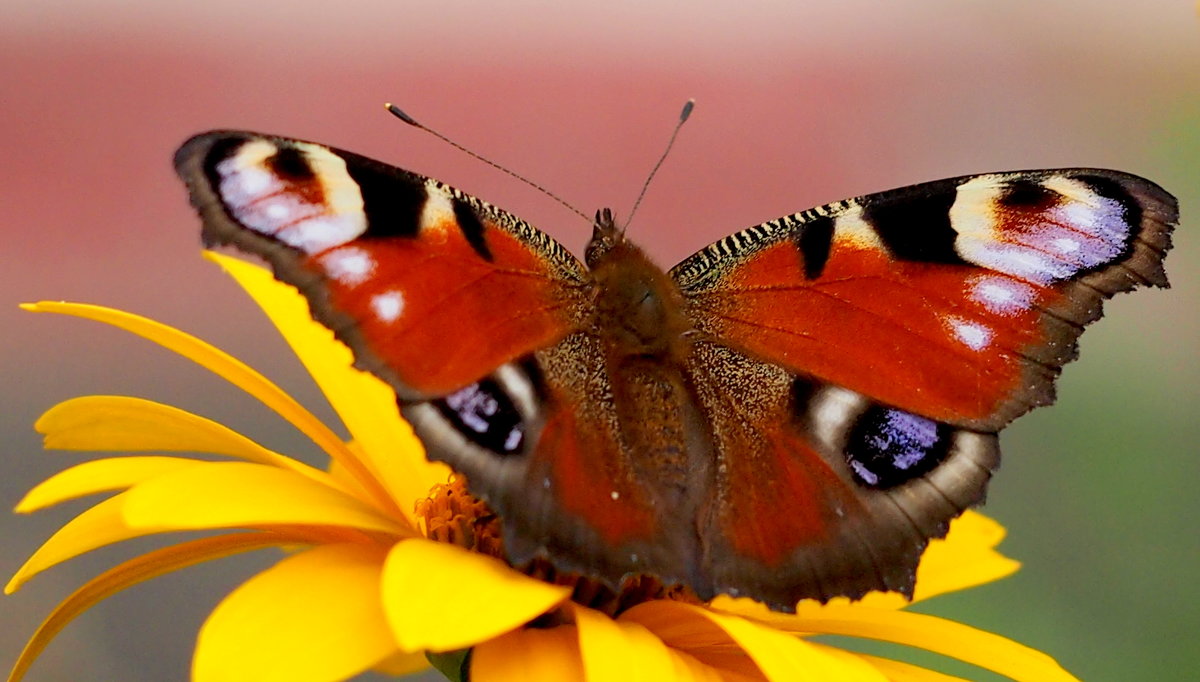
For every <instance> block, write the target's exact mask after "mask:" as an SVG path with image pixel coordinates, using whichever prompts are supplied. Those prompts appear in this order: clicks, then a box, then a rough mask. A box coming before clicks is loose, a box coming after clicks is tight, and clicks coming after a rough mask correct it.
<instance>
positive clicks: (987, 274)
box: [671, 169, 1177, 430]
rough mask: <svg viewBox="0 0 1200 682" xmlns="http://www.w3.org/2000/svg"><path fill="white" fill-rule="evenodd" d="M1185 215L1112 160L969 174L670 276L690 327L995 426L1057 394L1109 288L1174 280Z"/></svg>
mask: <svg viewBox="0 0 1200 682" xmlns="http://www.w3.org/2000/svg"><path fill="white" fill-rule="evenodd" d="M1176 216H1177V211H1176V208H1175V203H1174V199H1173V198H1172V197H1171V196H1170V195H1168V194H1167V193H1166V192H1164V191H1163V190H1162V189H1160V188H1159V187H1158V186H1156V185H1154V184H1153V183H1150V182H1148V181H1146V180H1143V179H1141V178H1137V177H1135V176H1131V175H1127V174H1122V173H1116V172H1113V171H1103V170H1086V169H1073V170H1062V171H1029V172H1016V173H996V174H989V175H980V176H968V177H962V178H955V179H951V180H943V181H939V182H933V183H927V184H923V185H915V186H913V187H909V188H904V189H900V190H893V191H891V192H884V193H881V194H874V195H868V196H865V197H859V198H857V199H852V200H847V201H843V202H839V203H837V204H831V205H829V206H825V207H821V208H818V209H813V210H810V211H805V212H803V213H797V214H794V215H791V216H785V217H783V218H780V219H779V220H775V221H771V222H768V223H764V224H762V225H759V226H757V227H752V228H750V229H748V230H745V231H743V232H740V233H738V234H735V235H732V236H730V237H727V238H726V239H723V240H721V241H719V242H717V243H715V244H713V245H712V246H709V247H707V248H705V249H704V250H702V251H700V252H699V253H697V254H696V255H694V256H692V257H691V258H689V259H687V260H685V261H684V262H682V263H680V264H679V265H677V266H676V267H675V268H674V269H673V270H672V271H671V274H672V275H673V276H674V277H675V279H676V281H677V282H678V283H679V285H680V288H681V289H682V290H683V292H684V294H685V296H686V297H687V301H688V302H687V308H688V312H689V315H690V316H691V319H693V320H694V321H695V324H696V327H697V328H698V329H699V330H700V331H702V332H704V333H706V334H708V335H710V336H712V337H714V338H718V339H721V340H722V341H724V342H725V343H728V344H729V345H731V346H732V347H734V348H738V349H740V350H742V351H745V352H747V353H748V354H750V355H751V356H753V357H756V358H759V359H762V360H765V361H769V362H774V363H778V364H780V365H781V366H783V367H786V368H788V369H790V370H792V371H794V372H798V373H801V374H806V375H809V376H813V377H816V378H818V379H821V380H824V381H828V382H831V383H834V384H837V385H840V386H843V387H846V388H849V389H851V390H854V391H857V392H859V393H862V394H865V395H869V396H871V397H873V398H875V399H876V400H879V401H881V402H884V403H886V404H888V405H891V406H894V407H899V408H902V409H905V410H908V411H911V412H914V413H917V414H921V415H924V416H926V417H929V418H932V419H937V420H940V421H946V422H951V423H954V424H958V425H961V426H969V427H973V428H978V429H986V430H996V429H998V428H1000V427H1001V426H1003V425H1004V424H1006V423H1008V422H1009V421H1011V420H1012V419H1013V418H1015V417H1016V416H1018V415H1020V414H1022V413H1024V412H1025V411H1027V410H1028V409H1030V408H1031V407H1034V406H1037V405H1041V404H1046V403H1048V402H1050V401H1051V400H1052V398H1053V380H1054V378H1055V377H1056V376H1057V374H1058V372H1059V368H1060V367H1061V366H1062V365H1063V364H1064V363H1065V362H1067V361H1069V360H1071V359H1073V358H1074V357H1075V354H1076V346H1075V340H1076V338H1077V337H1078V336H1079V334H1080V332H1081V331H1082V328H1083V325H1084V324H1086V323H1088V322H1090V321H1092V320H1093V319H1095V318H1097V317H1098V316H1099V314H1100V303H1101V301H1102V300H1103V298H1106V297H1107V296H1111V295H1112V294H1113V293H1116V292H1119V291H1126V290H1129V289H1132V288H1133V287H1135V286H1137V285H1139V284H1152V285H1157V286H1165V284H1166V278H1165V276H1164V275H1163V271H1162V256H1163V253H1164V252H1165V250H1166V249H1167V248H1168V247H1169V232H1170V226H1171V225H1173V223H1174V221H1175V219H1176Z"/></svg>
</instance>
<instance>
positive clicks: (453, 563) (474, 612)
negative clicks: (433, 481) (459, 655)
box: [383, 540, 571, 651]
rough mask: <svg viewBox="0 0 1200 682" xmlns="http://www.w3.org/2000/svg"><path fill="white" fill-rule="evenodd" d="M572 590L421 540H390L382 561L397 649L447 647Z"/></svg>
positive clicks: (503, 628) (512, 621) (492, 632)
mask: <svg viewBox="0 0 1200 682" xmlns="http://www.w3.org/2000/svg"><path fill="white" fill-rule="evenodd" d="M570 594H571V591H570V590H569V589H567V588H565V587H561V586H558V585H550V584H548V583H543V582H541V581H538V580H534V579H533V578H530V577H528V576H526V575H524V574H522V573H518V572H517V571H515V570H513V569H511V568H509V567H508V566H506V565H505V564H504V563H503V562H501V561H500V560H499V559H494V558H492V557H489V556H485V555H483V554H476V553H473V552H468V551H467V550H465V549H462V548H461V547H458V546H456V545H450V544H445V543H440V542H432V541H428V540H409V541H406V542H400V543H397V544H396V545H395V546H394V547H392V551H391V552H390V553H389V554H388V558H387V562H386V563H385V564H384V568H383V603H384V607H385V608H386V610H387V617H388V623H390V624H391V626H392V631H393V632H394V633H395V635H396V641H397V642H399V643H400V648H401V649H402V650H404V651H418V650H425V649H427V650H430V651H453V650H455V649H463V648H466V647H469V646H473V645H475V644H478V643H479V642H482V641H484V640H487V639H490V638H492V637H495V636H497V635H499V634H501V633H503V632H507V631H509V630H512V629H514V628H516V627H519V626H521V625H523V624H525V623H527V622H529V621H530V620H532V619H534V618H536V617H537V616H540V615H541V614H543V613H545V612H546V611H548V610H549V609H551V608H553V607H554V606H555V605H557V604H559V603H560V602H562V601H563V600H564V599H566V598H567V597H568V596H570Z"/></svg>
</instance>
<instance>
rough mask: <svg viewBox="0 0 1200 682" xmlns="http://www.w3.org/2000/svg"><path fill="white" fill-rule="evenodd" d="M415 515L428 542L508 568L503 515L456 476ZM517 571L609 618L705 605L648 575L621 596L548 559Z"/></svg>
mask: <svg viewBox="0 0 1200 682" xmlns="http://www.w3.org/2000/svg"><path fill="white" fill-rule="evenodd" d="M416 512H417V517H418V518H420V519H422V520H423V521H424V524H425V536H426V537H428V538H429V539H430V540H436V541H438V542H449V543H453V544H456V545H458V546H459V547H462V548H464V549H468V550H470V551H472V552H479V553H480V554H487V555H488V556H493V557H496V558H497V559H500V560H501V561H504V562H505V563H508V560H507V558H506V557H505V554H504V539H503V531H502V522H501V519H500V517H499V515H497V514H496V512H494V511H492V510H491V509H490V508H488V506H487V504H485V503H484V502H483V500H480V499H479V498H477V497H475V496H474V495H472V494H471V493H470V492H468V491H467V482H466V479H465V478H464V477H462V476H457V475H456V476H452V477H451V478H450V481H449V482H447V483H439V484H437V485H435V486H433V488H432V489H430V491H429V496H428V497H426V498H425V499H423V500H418V501H417V506H416ZM510 565H511V564H510ZM513 568H515V569H516V570H518V571H521V572H522V573H525V574H526V575H528V576H531V577H533V578H537V579H538V580H541V581H544V582H548V583H553V584H555V585H565V586H567V587H570V588H571V589H572V593H571V601H574V602H575V603H577V604H580V605H583V606H586V607H588V608H592V609H595V610H597V611H601V612H603V613H606V614H608V615H610V616H615V615H616V614H618V613H620V612H622V611H625V610H626V609H629V608H631V607H633V606H636V605H637V604H640V603H642V602H645V601H651V600H654V599H674V600H677V601H686V602H690V603H693V604H699V603H701V602H700V600H699V598H697V597H696V595H695V594H693V593H692V591H691V589H689V588H688V587H687V586H685V585H671V586H664V585H663V584H662V582H660V581H659V580H658V579H657V578H654V577H652V576H648V575H640V576H634V577H631V578H628V579H626V580H625V582H624V583H623V584H622V585H621V589H620V590H613V589H612V588H610V587H608V586H607V585H605V584H604V583H603V582H601V581H599V580H595V579H593V578H589V577H587V576H582V575H579V574H577V573H567V572H565V571H559V570H557V569H555V568H554V565H553V564H551V563H550V562H549V561H547V560H545V559H534V560H533V561H530V562H529V563H528V564H526V565H524V566H513Z"/></svg>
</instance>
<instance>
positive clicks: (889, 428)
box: [845, 406, 953, 488]
mask: <svg viewBox="0 0 1200 682" xmlns="http://www.w3.org/2000/svg"><path fill="white" fill-rule="evenodd" d="M952 432H953V427H950V426H947V425H946V424H940V423H938V422H935V421H933V420H932V419H926V418H925V417H920V416H917V415H915V414H912V413H910V412H904V411H903V410H895V409H891V408H887V407H878V406H875V407H871V408H870V409H868V410H867V411H866V412H864V413H863V414H862V416H860V417H859V418H858V420H857V421H855V423H854V428H852V429H851V430H850V437H849V439H848V440H847V442H846V448H845V455H846V461H848V462H849V463H850V468H851V469H852V470H853V471H854V476H855V478H856V479H858V481H859V482H860V483H862V484H863V485H866V486H869V487H871V488H891V487H893V486H897V485H900V484H901V483H904V482H906V481H910V480H912V479H914V478H917V477H919V476H922V475H924V474H926V473H928V472H929V471H931V470H933V468H934V467H936V466H937V465H938V464H940V463H941V461H942V460H943V459H945V458H946V455H947V454H948V453H949V449H950V435H951V433H952Z"/></svg>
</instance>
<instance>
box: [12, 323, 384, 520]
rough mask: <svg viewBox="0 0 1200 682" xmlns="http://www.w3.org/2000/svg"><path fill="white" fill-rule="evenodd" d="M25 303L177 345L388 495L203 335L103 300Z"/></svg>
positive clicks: (320, 428) (306, 418)
mask: <svg viewBox="0 0 1200 682" xmlns="http://www.w3.org/2000/svg"><path fill="white" fill-rule="evenodd" d="M21 308H22V309H24V310H29V311H32V312H39V313H46V312H48V313H60V314H64V315H74V316H75V317H82V318H85V319H89V320H95V321H97V322H104V323H105V324H110V325H112V326H114V327H117V328H119V329H124V330H125V331H128V332H130V333H133V334H137V335H138V336H141V337H143V338H145V339H148V340H150V341H153V342H154V343H157V344H158V345H160V346H162V347H164V348H166V349H168V350H171V351H174V352H176V353H178V354H180V355H182V356H184V357H186V358H187V359H189V360H191V361H193V362H195V363H196V364H198V365H200V366H201V367H204V368H205V369H207V370H209V371H211V372H213V373H214V374H216V375H217V376H219V377H221V378H223V379H225V380H226V381H228V382H230V383H232V384H233V385H234V386H237V387H238V388H240V389H242V390H243V391H245V392H247V393H249V394H250V395H252V396H254V397H255V398H258V399H259V400H260V401H262V403H263V404H264V405H266V406H267V407H269V408H271V409H272V410H274V411H275V412H277V413H278V414H279V415H280V416H282V417H283V418H284V419H286V420H287V421H289V422H290V423H291V424H292V425H293V426H295V427H296V428H297V429H299V430H300V432H301V433H303V434H304V435H306V436H308V437H309V438H311V439H312V440H313V442H314V443H316V444H317V445H319V446H320V447H321V449H322V450H324V451H325V452H326V453H328V454H329V456H330V457H333V458H334V459H337V460H339V461H341V462H342V464H343V465H344V466H345V467H346V468H347V470H348V471H351V472H352V473H353V474H354V475H355V478H359V477H360V476H361V477H362V480H361V482H362V483H363V485H364V486H365V487H366V488H367V489H369V490H372V491H373V494H374V495H375V496H376V497H378V498H379V499H378V501H379V502H381V503H382V502H383V501H384V500H386V497H387V496H386V494H385V491H383V490H382V489H381V488H379V487H378V483H377V482H376V481H374V479H371V478H370V477H369V476H365V475H364V472H363V468H362V466H361V465H360V464H359V463H358V462H357V460H354V458H353V456H352V455H351V454H350V452H349V450H347V449H346V447H345V445H344V444H343V443H342V440H341V438H338V436H337V434H335V433H334V432H333V431H330V430H329V427H327V426H325V425H324V424H322V423H321V420H319V419H317V418H316V417H315V416H313V414H312V413H311V412H309V411H308V410H305V409H304V408H303V407H301V405H300V403H298V402H296V401H295V400H294V399H292V397H291V396H289V395H288V394H287V393H284V391H283V389H281V388H279V387H278V386H276V385H275V384H273V383H271V381H269V380H268V379H267V378H266V377H264V376H263V375H261V374H259V373H258V372H256V371H254V370H253V369H251V368H250V367H249V366H248V365H246V364H245V363H244V362H242V361H241V360H238V359H237V358H234V357H233V356H232V355H229V354H228V353H226V352H224V351H222V350H219V349H217V348H215V347H213V346H211V345H210V344H207V343H205V342H204V341H201V340H200V339H198V338H196V337H194V336H192V335H191V334H185V333H184V332H181V331H179V330H178V329H175V328H173V327H168V326H167V325H165V324H162V323H160V322H155V321H154V320H151V319H148V318H145V317H141V316H140V315H134V314H132V313H127V312H123V311H120V310H113V309H112V308H105V307H103V306H96V305H86V304H82V303H65V302H56V301H39V302H37V303H23V304H21Z"/></svg>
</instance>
